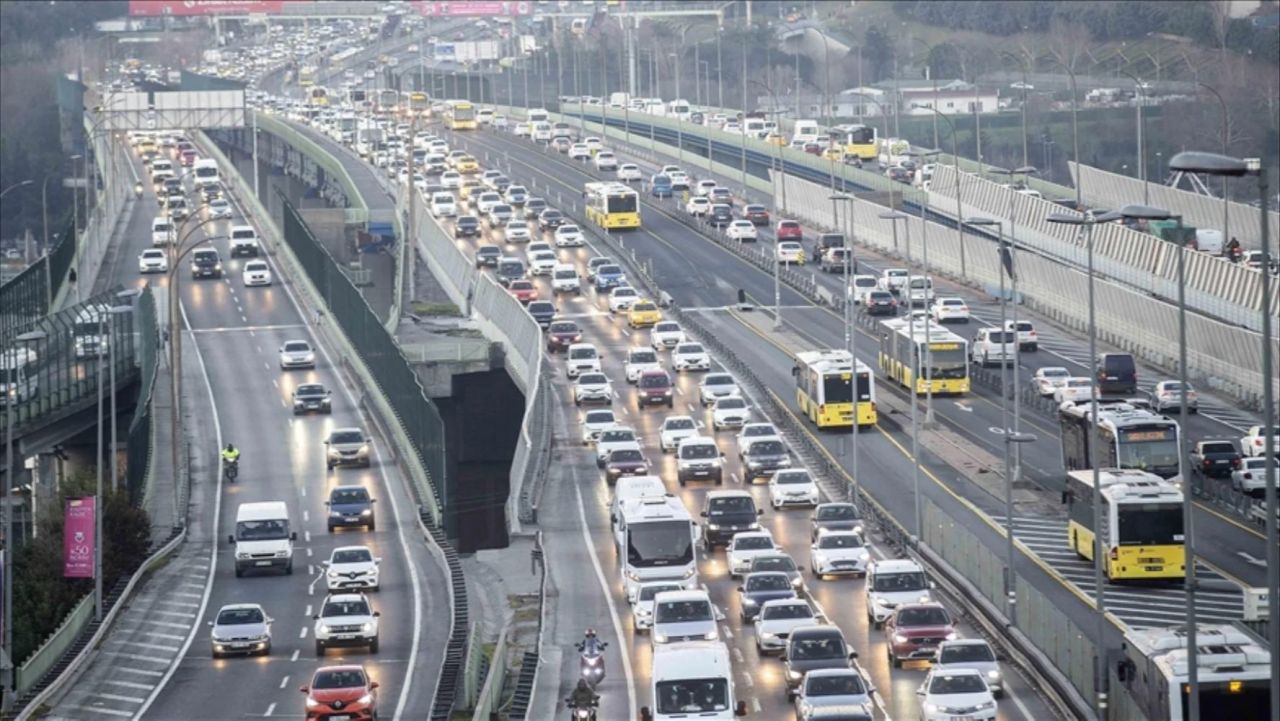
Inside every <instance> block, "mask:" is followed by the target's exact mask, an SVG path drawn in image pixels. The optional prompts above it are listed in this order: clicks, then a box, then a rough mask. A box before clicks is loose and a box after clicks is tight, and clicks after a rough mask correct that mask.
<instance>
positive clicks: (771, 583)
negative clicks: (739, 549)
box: [738, 571, 796, 623]
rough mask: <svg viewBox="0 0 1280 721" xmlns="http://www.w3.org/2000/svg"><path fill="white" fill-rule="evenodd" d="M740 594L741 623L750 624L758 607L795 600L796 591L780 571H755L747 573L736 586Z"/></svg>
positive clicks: (757, 611) (758, 610)
mask: <svg viewBox="0 0 1280 721" xmlns="http://www.w3.org/2000/svg"><path fill="white" fill-rule="evenodd" d="M738 593H741V594H742V622H743V623H750V622H752V621H754V620H755V619H756V614H758V613H760V607H761V606H763V605H764V604H765V602H766V601H777V600H779V599H784V598H795V597H796V589H795V586H793V585H791V579H790V578H788V577H787V574H785V573H783V572H781V571H757V572H755V573H748V574H747V575H746V577H745V578H743V579H742V585H741V586H738Z"/></svg>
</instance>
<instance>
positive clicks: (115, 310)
mask: <svg viewBox="0 0 1280 721" xmlns="http://www.w3.org/2000/svg"><path fill="white" fill-rule="evenodd" d="M132 312H133V306H132V305H114V306H111V307H110V308H105V309H102V310H100V311H99V312H98V432H97V437H98V457H97V463H96V464H95V465H96V466H97V474H96V475H97V484H96V486H95V487H96V489H97V490H96V491H95V492H94V494H95V498H94V504H93V505H94V514H93V515H94V518H93V521H94V531H93V533H94V535H93V539H94V541H93V612H94V619H95V620H97V621H102V546H103V537H102V516H103V515H104V513H105V510H106V503H104V499H103V495H102V491H103V488H102V464H103V448H102V445H103V435H104V434H103V429H102V411H103V407H102V381H103V378H102V370H103V369H102V367H103V366H104V365H106V357H107V354H108V353H115V352H116V351H115V349H113V348H111V347H110V346H109V345H108V344H105V343H103V342H102V339H103V338H105V337H106V334H107V318H108V317H111V319H112V320H111V324H112V326H113V327H114V326H115V318H114V316H116V315H119V314H121V313H132ZM111 365H112V366H113V367H114V366H115V361H114V359H113V360H112V362H111ZM113 375H114V372H113ZM112 390H113V392H114V389H112ZM113 452H114V449H113ZM114 462H115V459H114V458H113V459H112V463H114Z"/></svg>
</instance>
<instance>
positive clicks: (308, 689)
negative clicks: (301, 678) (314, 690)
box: [298, 686, 311, 693]
mask: <svg viewBox="0 0 1280 721" xmlns="http://www.w3.org/2000/svg"><path fill="white" fill-rule="evenodd" d="M298 690H299V691H301V692H303V693H311V687H310V686H299V687H298Z"/></svg>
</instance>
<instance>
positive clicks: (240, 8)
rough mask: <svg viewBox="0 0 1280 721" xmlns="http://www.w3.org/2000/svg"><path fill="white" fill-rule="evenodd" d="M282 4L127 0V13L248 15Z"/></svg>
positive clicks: (269, 0) (272, 0) (266, 0)
mask: <svg viewBox="0 0 1280 721" xmlns="http://www.w3.org/2000/svg"><path fill="white" fill-rule="evenodd" d="M295 1H296V0H295ZM284 4H285V0H129V14H130V15H249V14H251V13H278V12H280V11H281V10H282V9H284Z"/></svg>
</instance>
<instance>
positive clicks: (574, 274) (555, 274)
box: [551, 263, 582, 294]
mask: <svg viewBox="0 0 1280 721" xmlns="http://www.w3.org/2000/svg"><path fill="white" fill-rule="evenodd" d="M551 290H552V292H555V293H579V294H581V293H582V283H581V282H580V279H579V278H578V269H577V268H576V267H574V266H573V264H572V263H557V264H556V266H555V267H554V268H552V269H551Z"/></svg>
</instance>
